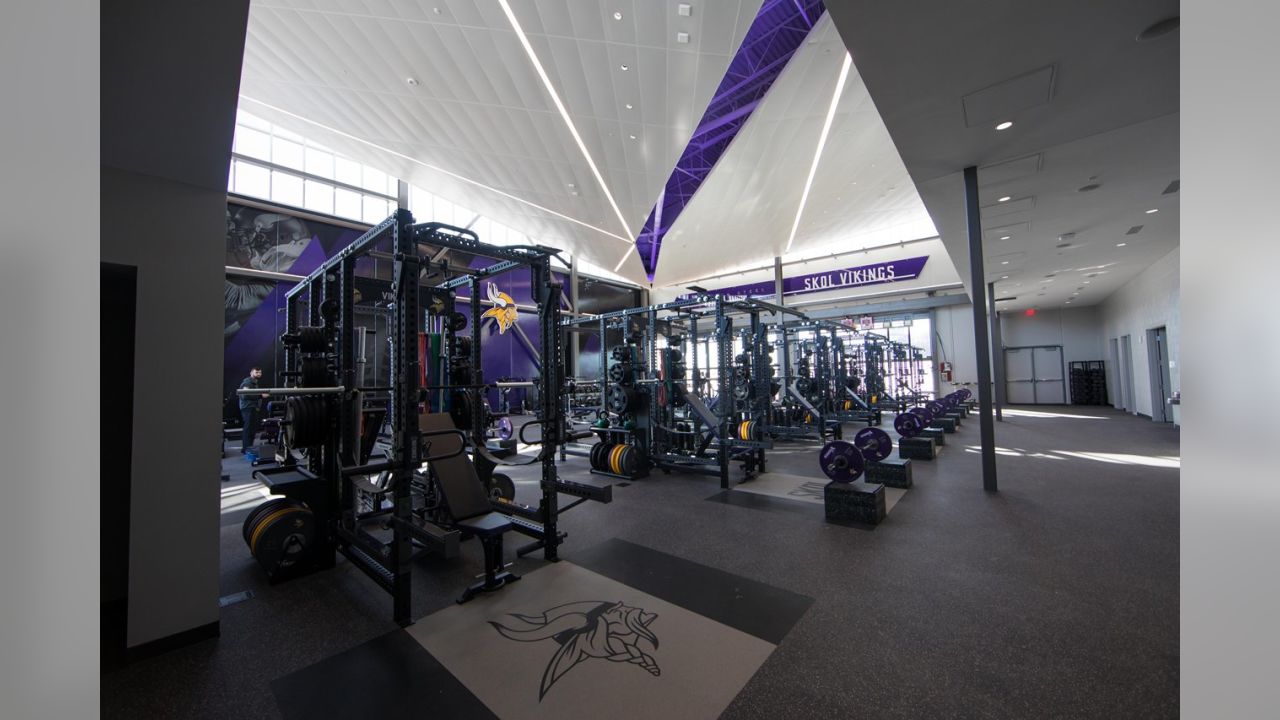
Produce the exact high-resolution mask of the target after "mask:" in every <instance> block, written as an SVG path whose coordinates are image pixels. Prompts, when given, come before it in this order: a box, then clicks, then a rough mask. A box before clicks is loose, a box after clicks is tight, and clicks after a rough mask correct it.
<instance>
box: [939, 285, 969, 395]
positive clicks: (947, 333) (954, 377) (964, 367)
mask: <svg viewBox="0 0 1280 720" xmlns="http://www.w3.org/2000/svg"><path fill="white" fill-rule="evenodd" d="M933 331H934V338H933V342H934V346H933V358H934V362H935V363H937V362H942V361H943V360H946V361H947V362H950V363H951V381H952V382H953V383H969V386H970V389H972V390H973V391H974V392H977V389H978V388H977V382H978V355H977V351H976V350H975V347H976V345H975V344H974V337H973V305H972V304H970V303H965V304H963V305H948V306H946V307H940V308H936V309H935V310H934V311H933ZM935 369H936V367H935ZM939 383H940V387H938V392H940V393H942V394H944V395H945V394H946V393H949V392H951V391H952V390H953V389H954V388H953V387H952V385H950V384H948V383H946V382H945V381H942V380H941V379H939Z"/></svg>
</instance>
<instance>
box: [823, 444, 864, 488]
mask: <svg viewBox="0 0 1280 720" xmlns="http://www.w3.org/2000/svg"><path fill="white" fill-rule="evenodd" d="M818 466H819V467H821V468H822V472H823V473H824V474H825V475H826V476H827V477H829V478H831V479H832V480H833V481H835V482H838V483H850V482H853V481H854V480H857V479H858V478H859V477H861V476H862V470H863V467H864V466H865V462H864V460H863V458H862V453H861V452H859V451H858V448H856V447H854V446H853V444H852V443H847V442H845V441H844V440H832V441H831V442H829V443H827V444H826V446H825V447H823V448H822V452H820V453H819V454H818Z"/></svg>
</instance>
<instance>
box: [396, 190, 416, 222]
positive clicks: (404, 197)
mask: <svg viewBox="0 0 1280 720" xmlns="http://www.w3.org/2000/svg"><path fill="white" fill-rule="evenodd" d="M396 198H398V200H397V202H399V203H400V207H402V208H408V207H409V183H407V182H405V181H404V180H396ZM415 219H416V218H415Z"/></svg>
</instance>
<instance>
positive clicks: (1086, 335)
mask: <svg viewBox="0 0 1280 720" xmlns="http://www.w3.org/2000/svg"><path fill="white" fill-rule="evenodd" d="M1000 334H1001V340H1002V341H1003V342H1004V346H1005V347H1027V346H1032V345H1061V346H1062V359H1063V361H1064V362H1078V361H1084V360H1105V359H1106V355H1105V353H1106V348H1105V347H1104V346H1105V343H1104V342H1103V340H1102V316H1101V313H1100V312H1099V310H1098V308H1097V307H1096V306H1095V307H1083V308H1071V309H1066V308H1064V309H1062V310H1041V311H1039V312H1037V313H1036V314H1035V315H1033V316H1031V317H1027V315H1026V314H1024V313H1009V314H1005V313H1001V314H1000Z"/></svg>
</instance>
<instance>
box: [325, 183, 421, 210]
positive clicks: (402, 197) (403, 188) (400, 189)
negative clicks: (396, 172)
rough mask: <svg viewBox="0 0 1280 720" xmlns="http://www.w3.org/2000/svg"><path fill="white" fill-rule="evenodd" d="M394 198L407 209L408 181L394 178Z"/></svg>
mask: <svg viewBox="0 0 1280 720" xmlns="http://www.w3.org/2000/svg"><path fill="white" fill-rule="evenodd" d="M325 182H329V181H328V180H326V181H325ZM396 200H397V201H398V202H399V203H400V207H402V208H405V209H406V210H407V209H409V183H407V182H405V181H404V180H396Z"/></svg>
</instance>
